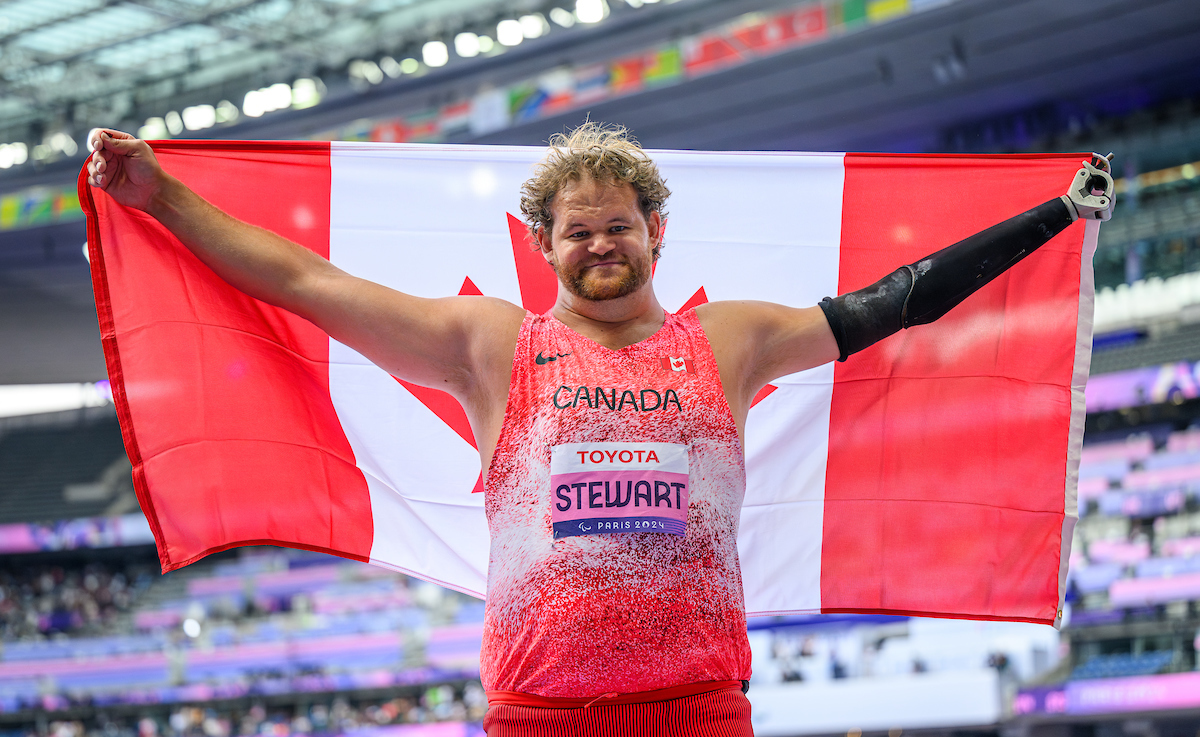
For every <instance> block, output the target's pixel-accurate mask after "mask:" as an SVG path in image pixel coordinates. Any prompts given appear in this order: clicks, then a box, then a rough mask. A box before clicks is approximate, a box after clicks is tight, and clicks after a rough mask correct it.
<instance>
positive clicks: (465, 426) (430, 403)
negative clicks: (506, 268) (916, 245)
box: [393, 213, 776, 492]
mask: <svg viewBox="0 0 1200 737" xmlns="http://www.w3.org/2000/svg"><path fill="white" fill-rule="evenodd" d="M506 214H507V215H508V234H509V237H510V239H511V240H512V249H513V262H514V263H515V265H516V267H517V283H518V285H519V287H520V290H521V306H522V307H524V308H525V309H527V310H529V311H530V312H532V313H534V314H535V315H540V314H542V313H544V312H546V311H547V310H549V309H550V308H551V307H553V306H554V300H555V298H556V297H557V295H558V277H556V276H555V275H554V272H553V271H552V270H551V269H549V268H547V266H546V260H545V259H543V258H542V255H541V253H540V252H539V251H538V248H537V244H536V243H534V242H533V240H532V238H531V237H530V235H529V230H528V229H527V228H526V227H525V224H524V223H522V222H521V221H520V220H519V219H518V218H515V217H513V215H512V213H506ZM458 293H459V294H460V295H462V294H474V295H481V296H482V295H483V292H481V291H480V290H479V287H477V286H475V282H473V281H471V277H470V276H467V277H464V278H463V283H462V287H461V288H459V290H458ZM706 302H708V295H707V294H705V292H704V287H700V288H699V289H697V290H696V293H695V294H693V295H692V296H691V297H690V298H689V299H688V301H686V302H684V303H683V306H682V307H680V308H679V310H678V311H679V312H686V311H687V310H690V309H691V308H693V307H696V306H697V305H702V304H705V303H706ZM393 378H395V377H393ZM396 381H398V382H400V383H401V384H402V385H403V386H404V388H405V389H407V390H408V391H409V392H410V393H411V394H412V395H413V396H414V397H416V398H417V400H418V401H420V402H421V404H423V405H425V406H426V407H427V408H428V409H429V411H430V412H433V413H434V414H435V415H437V416H438V419H440V420H441V421H442V422H444V423H446V425H447V426H449V428H450V429H451V430H453V431H454V432H456V433H458V435H459V437H461V438H462V439H463V440H465V441H467V442H468V443H470V444H471V447H472V448H475V449H476V450H478V449H479V446H478V445H477V444H476V442H475V434H474V433H472V432H471V423H470V422H468V421H467V413H466V412H465V411H463V408H462V405H461V404H459V403H458V400H457V399H455V398H454V397H452V396H450V395H449V394H447V393H446V392H444V391H441V390H439V389H430V388H429V387H424V386H418V385H416V384H413V383H411V382H408V381H405V380H404V379H396ZM775 388H776V387H775V386H774V385H771V384H768V385H766V386H764V387H763V388H762V389H761V390H760V391H759V392H758V394H756V395H755V397H754V400H753V401H752V402H751V403H750V406H751V407H753V406H754V405H756V404H758V403H759V402H761V401H762V400H764V399H766V398H767V397H768V396H769V395H770V394H771V392H773V391H775ZM471 491H472V492H480V491H483V473H482V472H481V473H480V474H479V478H478V479H476V481H475V488H473V489H472V490H471Z"/></svg>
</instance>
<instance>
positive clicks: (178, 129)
mask: <svg viewBox="0 0 1200 737" xmlns="http://www.w3.org/2000/svg"><path fill="white" fill-rule="evenodd" d="M163 120H165V121H166V122H167V130H168V131H170V132H171V135H173V136H177V135H179V134H180V133H183V117H182V116H181V115H180V114H179V113H178V112H176V111H174V110H172V111H171V112H169V113H167V114H166V115H164V116H163ZM51 145H52V146H53V145H54V144H51Z"/></svg>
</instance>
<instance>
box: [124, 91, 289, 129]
mask: <svg viewBox="0 0 1200 737" xmlns="http://www.w3.org/2000/svg"><path fill="white" fill-rule="evenodd" d="M242 112H243V113H245V114H246V115H247V117H251V118H257V117H259V116H261V115H262V114H263V113H265V112H266V108H265V107H264V106H263V96H262V92H261V91H260V90H250V91H249V92H247V93H246V97H245V98H243V99H242ZM159 120H162V119H161V118H159ZM149 124H150V121H149V120H148V121H146V125H149ZM163 127H164V128H165V127H166V126H165V124H164V126H163Z"/></svg>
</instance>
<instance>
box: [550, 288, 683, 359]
mask: <svg viewBox="0 0 1200 737" xmlns="http://www.w3.org/2000/svg"><path fill="white" fill-rule="evenodd" d="M653 284H654V283H653V281H647V282H646V284H645V285H644V286H643V287H642V288H641V289H639V290H637V291H636V292H634V293H632V294H627V295H625V296H624V297H619V298H617V299H606V300H602V301H593V300H589V299H583V298H582V297H579V296H577V295H575V294H572V293H571V292H569V291H567V289H566V288H565V287H564V286H563V285H562V284H561V283H560V284H559V285H558V299H557V301H555V303H554V308H553V309H552V310H551V311H550V314H552V315H553V316H554V317H555V318H556V319H557V320H558V321H559V322H561V323H563V324H564V325H566V326H567V327H569V328H571V329H572V330H574V331H575V332H577V333H579V334H580V335H583V336H584V337H586V338H589V339H591V340H594V341H596V342H597V343H599V344H600V345H602V346H604V347H605V348H611V349H613V350H617V349H620V348H624V347H625V346H628V345H633V344H634V343H637V342H639V341H642V340H645V339H646V338H649V337H650V336H651V335H654V333H656V332H658V329H659V328H661V327H662V325H663V321H664V320H665V319H666V313H665V312H664V310H663V308H662V305H660V304H659V303H658V297H656V296H655V295H654V286H653Z"/></svg>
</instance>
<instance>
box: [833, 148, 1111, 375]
mask: <svg viewBox="0 0 1200 737" xmlns="http://www.w3.org/2000/svg"><path fill="white" fill-rule="evenodd" d="M1111 158H1112V154H1109V155H1108V156H1100V155H1098V154H1094V155H1093V157H1092V160H1091V161H1084V162H1083V167H1082V168H1080V170H1079V172H1078V173H1077V174H1076V175H1075V178H1074V179H1073V180H1072V182H1071V186H1070V189H1069V191H1068V192H1067V194H1065V195H1063V196H1062V197H1057V198H1055V199H1052V200H1050V201H1049V202H1044V203H1042V204H1040V205H1038V206H1037V207H1035V208H1033V209H1032V210H1028V211H1026V212H1023V213H1021V214H1020V215H1017V216H1015V217H1012V218H1009V219H1008V220H1005V221H1004V222H1002V223H999V224H998V225H994V226H992V227H990V228H988V229H987V230H984V231H981V232H979V233H976V234H975V235H972V236H970V237H968V238H965V239H963V240H961V241H959V242H958V243H955V244H954V245H952V246H947V247H946V248H943V249H942V250H940V251H938V252H936V253H933V254H931V255H929V256H926V257H925V258H923V259H921V260H920V261H917V262H916V263H913V264H908V265H906V266H901V267H900V268H899V269H896V270H895V271H894V272H892V273H891V274H888V275H887V276H885V277H884V278H883V279H880V280H879V281H877V282H875V283H874V284H872V285H871V286H869V287H865V288H863V289H859V290H858V291H855V292H849V293H847V294H843V295H841V296H839V297H834V298H829V297H826V298H825V299H823V300H821V303H820V305H821V309H822V310H823V311H824V312H825V318H826V319H827V320H828V321H829V327H830V328H831V329H832V330H833V335H834V338H835V339H836V340H837V344H838V349H839V351H840V355H839V356H838V360H839V361H845V360H846V358H847V357H848V356H850V355H851V354H852V353H857V352H858V351H861V350H863V349H864V348H867V347H868V346H870V345H873V344H875V343H877V342H879V341H880V340H883V339H884V338H886V337H888V336H889V335H892V334H893V333H896V332H899V331H900V330H901V329H903V328H909V327H912V326H913V325H924V324H926V323H930V322H933V321H934V320H936V319H938V318H939V317H941V316H942V315H944V314H946V313H947V312H949V311H950V309H951V308H953V307H954V306H955V305H957V304H958V303H960V302H962V301H963V300H964V299H966V298H967V297H969V296H970V295H972V294H974V293H975V292H976V291H977V290H978V289H980V288H981V287H982V286H983V285H985V284H987V283H988V282H990V281H991V280H992V279H995V278H996V277H997V276H999V275H1000V274H1002V273H1004V272H1005V271H1007V270H1008V269H1009V267H1011V266H1012V265H1013V264H1015V263H1017V262H1018V261H1020V260H1021V259H1023V258H1025V257H1026V256H1028V255H1029V254H1030V253H1032V252H1033V251H1035V250H1037V249H1038V248H1039V247H1041V246H1042V245H1044V244H1045V243H1046V242H1048V241H1049V240H1050V239H1051V238H1053V237H1054V236H1056V235H1058V234H1059V233H1061V232H1062V231H1063V230H1065V229H1066V228H1067V226H1069V225H1070V224H1071V223H1073V222H1075V221H1076V220H1078V219H1080V218H1084V219H1087V220H1108V219H1109V218H1110V217H1112V208H1113V179H1112V176H1111V175H1110V173H1109V169H1110V161H1111Z"/></svg>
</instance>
